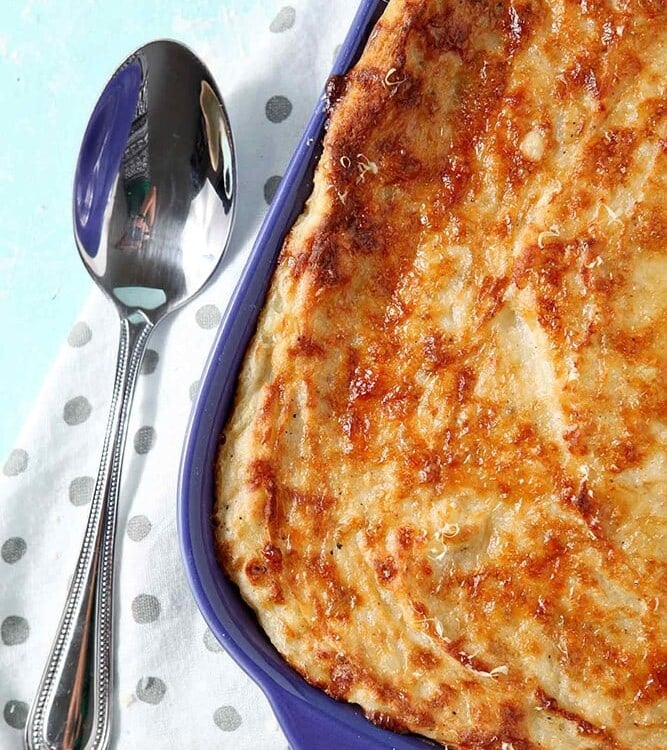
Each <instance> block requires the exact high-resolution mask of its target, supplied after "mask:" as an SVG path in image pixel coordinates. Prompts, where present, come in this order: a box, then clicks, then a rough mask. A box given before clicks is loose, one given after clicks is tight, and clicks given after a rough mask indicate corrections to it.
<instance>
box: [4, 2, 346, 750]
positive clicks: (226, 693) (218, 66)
mask: <svg viewBox="0 0 667 750" xmlns="http://www.w3.org/2000/svg"><path fill="white" fill-rule="evenodd" d="M221 5H222V7H221V10H220V16H219V18H218V19H217V20H216V23H212V24H210V25H209V26H207V28H205V29H199V30H198V34H197V38H199V39H201V40H202V42H201V44H200V45H199V46H198V47H197V48H196V50H195V51H196V52H198V54H200V56H202V57H203V59H204V60H205V61H206V62H207V64H208V65H209V67H210V68H211V70H212V72H213V75H214V77H215V78H216V79H217V81H218V83H219V85H220V88H221V89H222V93H223V97H224V99H225V103H226V105H227V107H228V110H229V113H230V117H231V120H232V126H233V129H234V133H235V137H236V145H237V155H238V163H239V183H240V189H239V206H238V213H237V223H236V227H235V231H234V234H233V237H232V241H231V245H230V247H229V249H228V253H227V256H226V258H225V260H224V261H223V267H222V270H221V272H220V273H219V274H218V276H217V277H216V279H215V281H214V283H213V284H212V285H211V286H210V287H208V288H207V290H206V291H205V292H204V293H203V294H202V295H201V296H200V297H198V298H197V299H196V300H194V301H193V302H192V303H191V304H190V305H188V306H187V307H185V308H184V309H182V310H181V311H180V312H178V313H177V314H176V315H175V316H174V317H173V318H171V319H168V320H166V321H164V322H163V323H162V324H161V325H160V326H159V327H158V329H157V331H156V332H155V333H154V334H153V336H152V337H151V340H150V343H149V349H150V350H149V351H148V352H147V356H146V359H145V362H144V368H143V372H142V374H140V376H139V382H138V385H137V391H136V395H135V400H134V408H133V414H132V419H131V422H130V426H129V433H128V441H127V449H126V454H125V464H124V474H123V483H122V489H121V500H120V507H119V518H118V523H119V525H118V544H117V561H118V564H119V575H118V578H117V581H118V585H117V588H116V591H115V594H116V618H115V637H116V641H115V642H116V672H115V674H116V685H115V724H114V740H113V742H112V747H114V748H122V749H123V750H125V749H131V750H135V749H138V748H151V749H152V748H159V749H162V748H166V749H171V748H173V749H174V750H189V749H192V750H197V749H199V748H212V747H221V748H233V749H234V750H258V749H259V750H273V749H274V748H275V749H279V750H285V748H286V747H287V742H286V740H285V738H284V736H283V735H282V733H281V731H280V730H279V728H278V724H277V722H276V720H275V718H274V717H273V714H272V712H271V709H270V707H269V705H268V703H267V701H266V700H265V698H264V696H263V695H262V694H261V692H260V690H259V689H258V688H257V687H256V686H255V685H254V683H253V682H252V681H251V680H250V679H249V678H248V677H247V676H246V675H245V674H244V673H243V672H242V671H241V670H240V669H239V668H238V667H237V666H236V665H235V664H234V662H233V661H232V660H231V659H230V657H229V656H227V655H226V654H225V653H224V652H223V651H222V650H221V648H220V647H219V645H218V644H217V642H216V641H215V639H214V638H213V637H212V635H211V633H210V632H209V631H208V630H207V628H206V626H205V623H204V621H203V619H202V617H201V615H200V614H199V612H198V610H197V608H196V605H195V603H194V600H193V598H192V595H191V594H190V590H189V588H188V585H187V582H186V579H185V575H184V572H183V569H182V564H181V556H180V550H179V546H178V540H177V530H176V481H177V473H178V465H179V459H180V453H181V447H182V442H183V436H184V431H185V427H186V423H187V419H188V415H189V412H190V407H191V396H192V393H193V389H194V388H195V387H196V381H197V379H198V377H199V375H200V373H201V369H202V367H203V364H204V361H205V359H206V355H207V352H208V350H209V349H210V347H211V345H212V342H213V338H214V334H215V329H216V327H217V324H218V322H219V320H220V316H221V312H222V311H223V309H224V307H225V305H226V302H227V300H228V299H229V296H230V292H231V290H232V288H233V287H234V284H235V283H236V280H237V279H238V276H239V274H240V271H241V269H242V267H243V264H244V262H245V260H246V257H247V254H248V252H249V250H250V247H251V246H252V242H253V239H254V237H255V234H256V231H257V229H258V226H259V222H260V220H261V218H262V216H263V214H264V212H265V210H266V205H267V204H266V200H268V199H270V196H271V194H272V192H273V190H275V186H276V183H277V180H278V179H279V175H280V174H281V173H282V171H283V169H284V168H285V166H286V164H287V161H288V159H289V156H290V155H291V153H292V151H293V149H294V147H295V145H296V143H297V140H298V138H299V135H300V133H301V132H302V130H303V128H304V126H305V123H306V121H307V119H308V117H309V115H310V112H311V111H312V109H313V107H314V106H315V103H316V101H317V98H318V96H319V95H320V93H321V89H322V87H323V84H324V82H325V80H326V77H327V75H328V73H329V70H330V68H331V64H332V62H333V57H334V52H335V49H336V47H337V45H338V44H340V43H341V42H342V40H343V38H344V36H345V33H346V31H347V28H348V26H349V24H350V22H351V20H352V17H353V14H354V12H355V10H356V5H357V3H356V2H355V0H337V2H336V3H332V2H331V1H330V0H302V2H294V3H293V4H292V5H291V6H287V7H284V6H282V4H281V3H280V2H266V3H263V4H262V5H261V7H258V8H257V9H255V10H254V11H253V12H252V13H250V12H247V13H242V12H234V11H233V10H230V6H225V5H224V3H222V4H221ZM179 24H180V25H181V26H180V29H179ZM179 30H180V31H182V32H183V33H184V34H185V33H189V32H191V31H192V29H190V28H189V26H188V22H187V21H185V20H182V21H180V22H177V24H176V28H175V32H176V34H178V33H179ZM146 41H148V40H146ZM119 62H120V61H119ZM102 84H103V81H100V87H101V86H102ZM62 187H63V189H69V186H62ZM72 252H75V251H74V249H72ZM117 341H118V324H117V320H116V317H115V312H114V311H113V309H112V308H111V306H110V304H109V303H108V302H107V301H106V300H105V299H104V298H103V297H102V295H101V293H100V292H98V291H97V290H96V289H95V290H93V291H92V292H91V295H90V298H89V301H88V303H87V304H86V306H85V308H84V310H83V311H82V312H81V315H80V318H79V320H78V321H77V322H76V323H75V324H74V326H73V328H72V331H71V333H70V335H69V338H68V341H67V342H64V343H63V347H62V350H61V352H60V354H59V356H58V358H57V361H56V362H55V364H54V366H53V369H52V371H51V373H50V375H49V377H48V379H47V381H46V383H45V384H44V387H43V389H42V391H41V394H40V396H39V397H38V399H37V401H36V403H35V405H34V409H33V410H32V414H31V417H30V418H29V420H28V422H27V424H26V425H25V427H24V429H23V431H22V433H21V435H20V438H19V440H18V441H17V444H16V447H15V449H14V450H13V451H12V452H11V453H10V455H9V456H8V457H7V459H6V461H5V462H4V466H3V469H2V472H1V473H0V550H1V556H0V711H2V716H0V748H3V750H13V749H14V748H21V747H22V735H23V732H22V728H23V726H24V724H25V720H26V714H27V710H28V707H29V704H30V702H31V701H32V698H33V695H34V692H35V689H36V686H37V683H38V681H39V678H40V675H41V672H42V668H43V666H44V662H45V659H46V657H47V654H48V652H49V649H50V646H51V641H52V639H53V636H54V633H55V629H56V626H57V623H58V620H59V617H60V614H61V610H62V605H63V602H64V599H65V594H66V591H67V586H68V582H69V579H70V576H71V574H72V571H73V569H74V564H75V561H76V557H77V554H78V549H79V545H80V542H81V539H82V536H83V530H84V527H85V522H86V518H87V514H88V509H89V503H90V493H91V490H92V485H93V478H94V477H95V476H96V473H97V465H98V461H99V456H100V451H101V447H102V439H103V433H104V428H105V424H106V418H107V411H108V408H109V401H110V396H111V386H112V378H113V370H114V363H115V355H116V346H117Z"/></svg>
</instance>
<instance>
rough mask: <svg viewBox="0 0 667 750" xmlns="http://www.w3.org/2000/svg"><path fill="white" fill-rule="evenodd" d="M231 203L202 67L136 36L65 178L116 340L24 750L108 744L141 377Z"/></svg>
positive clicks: (222, 228) (220, 131) (217, 120)
mask: <svg viewBox="0 0 667 750" xmlns="http://www.w3.org/2000/svg"><path fill="white" fill-rule="evenodd" d="M235 204H236V165H235V157H234V146H233V140H232V133H231V127H230V124H229V119H228V117H227V114H226V111H225V108H224V105H223V103H222V98H221V96H220V93H219V92H218V89H217V87H216V85H215V82H214V80H213V78H212V76H211V74H210V73H209V71H208V70H207V69H206V67H205V66H204V65H203V63H202V62H201V61H200V60H199V59H198V58H197V57H196V56H195V55H194V54H193V53H192V52H190V50H188V49H187V48H185V47H183V46H182V45H180V44H178V43H177V42H172V41H157V42H151V43H150V44H147V45H145V46H144V47H141V48H140V49H139V50H137V51H136V52H134V53H133V54H132V55H130V57H128V58H127V60H125V62H124V63H123V64H122V65H121V66H120V67H119V68H118V70H117V71H116V72H115V73H114V75H113V76H112V77H111V80H110V81H109V83H108V84H107V86H106V87H105V89H104V91H103V92H102V95H101V96H100V99H99V100H98V102H97V105H96V106H95V109H94V110H93V113H92V116H91V118H90V122H89V124H88V127H87V129H86V132H85V135H84V138H83V142H82V145H81V151H80V155H79V160H78V164H77V167H76V172H75V178H74V236H75V239H76V245H77V248H78V250H79V254H80V256H81V258H82V260H83V262H84V263H85V265H86V268H87V269H88V271H89V272H90V274H91V275H92V277H93V279H94V280H95V282H96V283H97V285H98V286H99V287H100V289H101V290H102V291H103V292H104V294H105V295H106V296H107V297H108V298H109V299H110V300H111V302H112V303H113V304H114V305H115V307H116V309H117V311H118V315H119V319H120V341H119V347H118V358H117V364H116V377H115V379H114V389H113V393H112V399H111V409H110V414H109V421H108V424H107V430H106V434H105V438H104V444H103V446H102V457H101V461H100V468H99V472H98V475H97V480H96V483H95V488H94V490H93V496H92V499H91V504H90V513H89V516H88V523H87V526H86V531H85V535H84V540H83V544H82V547H81V552H80V553H79V557H78V560H77V564H76V568H75V571H74V575H73V576H72V582H71V585H70V588H69V592H68V595H67V599H66V602H65V607H64V610H63V613H62V615H61V619H60V623H59V626H58V630H57V633H56V637H55V639H54V642H53V645H52V647H51V652H50V655H49V657H48V660H47V663H46V667H45V669H44V672H43V675H42V678H41V682H40V685H39V687H38V690H37V694H36V697H35V699H34V701H33V704H32V707H31V709H30V714H29V716H28V721H27V723H26V730H25V737H24V739H25V746H26V748H28V750H46V748H49V750H106V748H108V747H109V742H110V735H111V704H112V687H113V685H112V682H113V628H112V624H113V580H114V564H113V563H114V546H115V533H116V515H117V514H116V509H117V504H118V493H119V487H120V475H121V469H122V464H123V454H124V448H125V440H126V437H127V425H128V420H129V415H130V410H131V406H132V398H133V394H134V388H135V385H136V378H137V374H138V372H139V368H140V366H141V360H142V357H143V354H144V351H145V349H146V345H147V343H148V339H149V336H150V334H151V332H152V330H153V328H154V327H155V326H156V325H157V323H158V322H159V321H160V320H161V319H162V318H163V317H164V316H165V315H167V314H169V313H170V312H172V311H173V310H176V309H177V308H178V307H180V306H181V305H183V304H185V303H186V302H187V301H188V300H190V299H191V298H192V297H193V296H194V295H196V294H197V293H198V292H199V291H200V290H201V289H202V287H203V286H204V285H205V284H206V282H207V281H208V280H209V279H210V277H211V276H212V274H213V273H214V271H215V269H216V268H217V266H218V264H219V262H220V260H221V258H222V256H223V253H224V251H225V249H226V246H227V242H228V239H229V236H230V233H231V228H232V223H233V217H234V208H235Z"/></svg>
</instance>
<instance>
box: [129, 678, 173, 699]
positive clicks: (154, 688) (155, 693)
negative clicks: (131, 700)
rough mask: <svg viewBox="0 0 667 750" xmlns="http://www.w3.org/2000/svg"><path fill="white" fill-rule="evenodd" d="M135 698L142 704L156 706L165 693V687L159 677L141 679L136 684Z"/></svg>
mask: <svg viewBox="0 0 667 750" xmlns="http://www.w3.org/2000/svg"><path fill="white" fill-rule="evenodd" d="M136 692H137V698H139V700H140V701H143V702H144V703H152V704H153V705H157V704H158V703H159V702H160V701H161V700H162V699H163V698H164V694H165V693H166V692H167V686H166V685H165V684H164V682H162V680H161V679H160V678H159V677H142V678H141V679H140V680H139V682H137V691H136Z"/></svg>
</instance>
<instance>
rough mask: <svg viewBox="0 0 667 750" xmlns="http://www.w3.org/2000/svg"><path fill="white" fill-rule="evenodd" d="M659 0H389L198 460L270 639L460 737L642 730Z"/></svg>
mask: <svg viewBox="0 0 667 750" xmlns="http://www.w3.org/2000/svg"><path fill="white" fill-rule="evenodd" d="M666 66H667V16H666V12H665V4H664V3H663V2H662V0H577V1H576V2H575V1H574V0H423V1H421V2H417V1H416V0H392V2H390V3H389V5H388V7H387V10H386V11H385V14H384V16H383V18H382V20H381V22H380V24H379V25H378V28H377V30H376V32H374V34H373V35H372V37H371V40H370V42H369V45H368V47H367V50H366V52H365V53H364V56H363V57H362V59H361V61H360V62H359V64H358V65H357V66H356V67H355V68H354V69H353V70H352V71H351V72H350V73H349V74H348V75H347V76H346V78H345V79H344V81H343V85H342V86H339V89H340V94H341V95H340V98H339V100H338V102H337V103H336V104H335V106H334V112H333V115H332V118H331V123H330V127H329V130H328V133H327V136H326V139H325V146H324V154H323V157H322V159H321V162H320V165H319V167H318V171H317V174H316V178H315V187H314V191H313V195H312V197H311V199H310V201H309V204H308V206H307V208H306V210H305V212H304V214H303V215H302V217H301V218H300V219H299V220H298V221H297V223H296V224H295V226H294V228H293V229H292V231H291V233H290V235H289V236H288V238H287V240H286V242H285V246H284V248H283V251H282V254H281V257H280V261H279V265H278V268H277V271H276V273H275V276H274V280H273V283H272V287H271V290H270V293H269V296H268V299H267V303H266V306H265V309H264V310H263V312H262V315H261V318H260V322H259V326H258V331H257V334H256V336H255V338H254V340H253V342H252V344H251V346H250V348H249V351H248V353H247V356H246V360H245V364H244V366H243V369H242V372H241V375H240V378H239V384H238V392H237V398H236V405H235V408H234V411H233V413H232V415H231V418H230V420H229V423H228V425H227V427H226V429H225V433H224V440H223V443H222V446H221V450H220V456H219V463H218V467H217V488H218V501H217V505H216V509H215V517H214V523H215V524H216V538H217V541H218V545H219V553H220V558H221V562H222V564H223V566H224V568H225V570H226V571H227V573H228V574H229V576H230V577H231V578H232V580H234V581H235V582H236V583H237V584H238V585H239V587H240V590H241V592H242V594H243V596H244V597H245V598H246V600H247V601H248V602H249V603H250V604H251V606H252V607H253V608H254V609H255V610H256V611H257V614H258V617H259V619H260V622H261V623H262V625H263V627H264V628H265V629H266V630H267V632H268V634H269V636H270V637H271V639H272V640H273V642H274V643H275V644H276V646H277V648H278V649H279V650H280V651H281V653H283V654H284V655H285V657H286V659H287V660H288V661H289V662H290V663H291V664H292V665H293V666H294V667H295V668H296V669H297V670H299V672H301V673H302V674H303V675H304V676H305V677H306V678H307V679H308V680H309V681H310V682H312V683H313V684H315V685H318V686H321V687H322V688H323V689H324V690H326V691H327V692H329V693H330V694H331V695H333V696H334V697H336V698H340V699H345V700H349V701H353V702H357V703H359V704H360V705H361V706H363V708H364V710H365V711H366V713H367V715H368V716H369V718H371V719H372V720H373V721H376V722H378V723H379V724H381V725H383V726H387V727H390V728H393V729H396V730H406V731H415V732H420V733H423V734H425V735H428V736H429V737H433V738H435V739H437V740H439V741H441V742H443V743H444V742H450V743H456V744H458V745H459V746H460V747H462V748H497V750H528V749H530V748H549V749H550V750H556V749H558V750H560V749H562V748H572V749H575V750H584V749H586V750H593V749H594V748H619V749H621V748H624V749H625V748H627V750H630V748H632V750H658V748H665V747H667V729H666V726H665V724H666V712H665V681H666V677H667V666H666V664H667V659H666V658H665V617H664V607H663V598H664V591H665V588H666V585H665V584H666V576H665V570H666V568H665V555H666V549H665V544H664V538H665V525H666V524H665V506H664V503H665V494H666V493H665V489H666V487H667V479H666V477H667V468H666V457H665V449H664V445H665V439H666V437H667V428H666V425H665V414H666V400H665V371H666V369H665V364H666V358H667V333H666V331H667V320H666V311H667V260H666V237H667V208H666V206H665V182H666V179H665V178H666V169H665V164H666V151H667V126H666V107H667V105H666V99H665V70H666V69H667V68H666Z"/></svg>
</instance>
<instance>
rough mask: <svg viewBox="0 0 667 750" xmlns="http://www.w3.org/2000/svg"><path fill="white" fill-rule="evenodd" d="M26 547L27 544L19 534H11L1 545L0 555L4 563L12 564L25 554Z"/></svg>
mask: <svg viewBox="0 0 667 750" xmlns="http://www.w3.org/2000/svg"><path fill="white" fill-rule="evenodd" d="M27 549H28V545H27V544H26V543H25V539H21V537H20V536H13V537H11V538H10V539H8V540H7V541H6V542H5V543H4V544H3V545H2V550H0V555H2V559H3V560H4V561H5V562H6V563H9V564H10V565H13V564H14V563H15V562H18V561H19V560H20V559H21V558H22V557H23V555H25V551H26V550H27Z"/></svg>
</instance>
